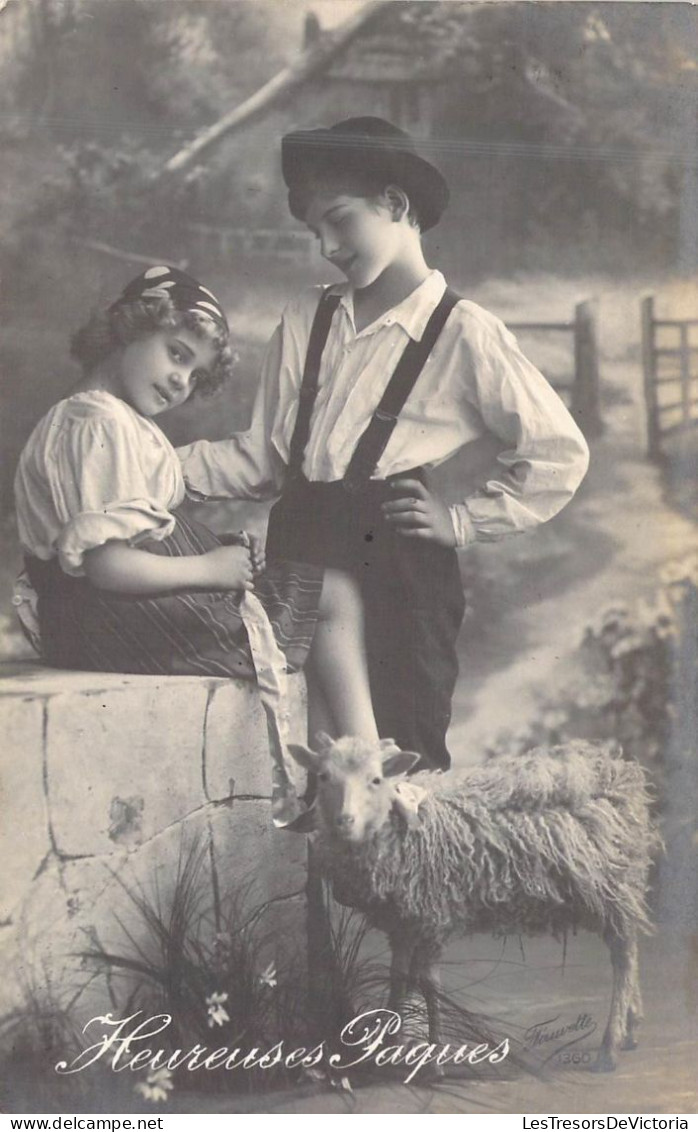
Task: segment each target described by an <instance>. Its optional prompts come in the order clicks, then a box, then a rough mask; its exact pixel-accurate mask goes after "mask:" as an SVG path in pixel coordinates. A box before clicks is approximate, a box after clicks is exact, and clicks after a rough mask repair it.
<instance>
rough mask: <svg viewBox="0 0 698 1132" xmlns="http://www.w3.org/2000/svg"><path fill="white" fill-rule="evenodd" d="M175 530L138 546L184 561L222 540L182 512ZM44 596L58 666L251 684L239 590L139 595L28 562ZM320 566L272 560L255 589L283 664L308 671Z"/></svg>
mask: <svg viewBox="0 0 698 1132" xmlns="http://www.w3.org/2000/svg"><path fill="white" fill-rule="evenodd" d="M175 518H176V526H175V529H174V531H173V533H172V534H171V535H170V536H169V537H168V538H165V539H162V541H160V542H156V541H154V540H151V541H149V542H146V543H143V544H141V547H140V549H141V550H145V551H148V552H150V553H152V554H162V555H169V556H170V557H175V558H176V557H181V556H183V555H194V554H205V553H206V552H207V551H209V550H212V549H214V547H216V546H219V545H220V542H221V540H220V539H219V538H218V537H217V536H216V535H214V534H213V533H212V532H211V531H209V529H208V528H207V527H204V526H203V525H202V524H201V523H197V522H194V521H192V520H191V519H185V518H183V517H182V516H180V515H176V516H175ZM26 566H27V573H28V574H29V578H30V580H31V582H32V585H33V586H34V589H35V590H36V591H37V593H38V595H39V623H40V629H41V648H42V656H43V659H44V660H45V661H46V662H47V663H48V664H51V665H55V666H57V667H60V668H73V669H83V670H89V671H100V672H139V673H152V674H155V675H160V674H162V675H169V676H172V675H174V676H184V675H187V676H237V677H242V678H244V679H254V678H255V668H254V664H253V661H252V656H251V653H250V648H249V644H248V640H247V632H246V629H245V626H244V624H243V622H242V618H241V616H240V596H241V595H240V593H237V592H233V591H230V590H216V591H207V590H186V591H169V592H167V593H163V594H158V595H156V596H148V597H144V596H138V595H133V594H121V593H114V592H112V591H108V590H99V589H96V588H95V587H94V586H92V585H91V584H90V582H89V581H88V580H87V579H86V578H73V577H70V576H69V575H67V574H65V573H64V572H63V571H62V570H61V568H60V566H59V565H58V563H57V561H56V560H55V559H53V560H51V561H50V562H41V561H39V560H38V559H36V558H29V559H27V563H26ZM323 573H324V571H323V568H322V567H320V566H312V565H308V564H307V563H295V562H283V563H275V564H273V565H272V566H270V567H269V569H268V570H267V571H266V572H265V573H264V574H263V575H262V576H261V577H260V578H259V579H257V581H256V583H255V590H254V592H255V594H256V596H257V597H258V598H259V600H260V601H261V602H262V604H263V606H264V608H265V610H266V613H267V616H268V617H269V620H270V622H271V624H272V627H273V630H274V635H275V637H276V641H277V643H278V645H279V647H280V648H281V649H282V651H283V652H284V654H285V656H286V663H287V667H288V669H289V670H290V671H297V670H298V669H300V668H302V667H303V664H304V663H305V660H306V658H307V655H308V651H309V649H310V645H311V643H312V639H313V635H314V632H315V627H316V624H317V617H318V606H319V602H320V594H321V591H322V579H323Z"/></svg>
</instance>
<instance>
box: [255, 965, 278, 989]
mask: <svg viewBox="0 0 698 1132" xmlns="http://www.w3.org/2000/svg"><path fill="white" fill-rule="evenodd" d="M259 981H260V983H261V985H262V986H263V987H275V986H277V984H278V979H277V977H276V967H275V966H274V964H273V963H269V965H268V966H267V967H265V968H264V970H263V971H262V973H261V975H260V976H259Z"/></svg>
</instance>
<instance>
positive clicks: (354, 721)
mask: <svg viewBox="0 0 698 1132" xmlns="http://www.w3.org/2000/svg"><path fill="white" fill-rule="evenodd" d="M307 676H308V723H309V730H310V734H309V738H310V741H311V742H312V741H313V739H314V736H315V734H316V732H317V731H318V730H326V731H329V732H330V734H332V735H335V736H340V735H357V736H359V737H360V738H362V739H368V740H369V741H371V742H374V741H375V742H377V741H378V728H377V727H376V721H375V717H374V714H373V704H372V702H371V690H370V687H369V682H368V666H367V662H366V648H365V644H364V618H363V606H362V602H361V595H360V593H359V587H358V585H357V584H356V583H355V582H354V581H353V579H352V578H351V577H350V576H349V575H348V574H344V573H342V572H341V571H339V570H329V569H328V570H326V571H325V577H324V581H323V584H322V596H321V598H320V616H319V619H318V625H317V629H316V630H315V637H314V639H313V647H312V649H311V651H310V656H309V658H308V664H307Z"/></svg>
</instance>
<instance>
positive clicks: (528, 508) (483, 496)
mask: <svg viewBox="0 0 698 1132" xmlns="http://www.w3.org/2000/svg"><path fill="white" fill-rule="evenodd" d="M470 331H471V332H470V333H469V334H468V336H467V338H465V337H464V339H463V340H462V347H463V350H464V355H465V356H464V357H463V358H462V362H463V369H464V371H465V372H466V374H467V379H466V389H465V398H466V400H467V401H468V402H469V404H470V405H471V406H472V407H474V408H476V409H477V410H478V412H479V414H480V416H481V418H482V420H483V422H484V424H485V426H486V428H487V429H488V430H489V431H490V432H491V433H493V434H494V435H495V436H496V437H498V438H499V440H500V441H502V443H503V450H502V451H501V452H500V453H499V455H498V456H497V458H496V462H495V465H494V466H493V467H492V468H491V469H490V470H489V472H488V473H487V474H486V475H485V477H484V481H483V482H482V485H481V487H480V488H479V489H478V490H476V491H474V492H473V493H472V494H470V495H469V496H467V498H466V499H465V500H464V501H463V503H461V504H456V505H455V506H454V507H453V508H452V509H451V515H452V519H453V524H454V528H455V531H456V538H457V541H458V543H459V544H460V545H465V544H467V543H469V542H473V541H475V540H478V541H484V542H491V541H496V540H497V539H500V538H502V537H504V536H505V535H509V534H517V533H520V532H522V531H526V530H529V529H530V528H532V527H535V526H537V525H538V524H539V523H543V522H545V521H546V520H548V519H551V518H552V517H553V515H556V514H557V512H558V511H560V510H561V509H562V508H563V507H564V506H565V504H566V503H568V502H569V500H570V499H571V498H572V496H573V495H574V493H575V491H576V490H577V487H578V486H579V484H580V483H581V481H582V479H583V478H584V476H585V474H586V471H587V468H588V466H589V449H588V447H587V443H586V441H585V439H584V437H583V435H582V433H581V432H580V430H579V428H578V427H577V425H576V423H575V421H574V420H573V419H572V416H571V415H570V413H569V412H568V410H567V408H566V407H565V405H564V404H563V402H562V400H561V399H560V397H559V396H558V395H557V393H556V392H555V390H554V389H553V388H552V387H551V386H550V384H549V383H548V382H547V381H546V379H545V378H544V377H543V375H542V374H541V373H540V372H539V371H538V370H537V369H536V367H535V366H534V365H533V364H532V363H531V362H530V361H529V360H528V358H526V357H525V356H524V354H522V352H521V350H520V349H519V346H518V343H517V341H516V339H515V338H514V336H513V334H512V333H511V332H510V331H509V330H508V329H507V328H506V327H505V326H504V324H503V323H502V322H500V320H499V319H497V318H495V317H494V316H493V315H488V316H487V319H486V320H485V321H483V322H482V323H481V324H479V325H478V326H477V327H476V328H474V329H473V328H472V327H471V328H470Z"/></svg>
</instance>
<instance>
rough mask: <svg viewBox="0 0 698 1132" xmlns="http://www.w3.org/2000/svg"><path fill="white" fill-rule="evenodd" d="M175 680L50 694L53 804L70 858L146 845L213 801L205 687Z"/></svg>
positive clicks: (60, 842)
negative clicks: (205, 759) (208, 796)
mask: <svg viewBox="0 0 698 1132" xmlns="http://www.w3.org/2000/svg"><path fill="white" fill-rule="evenodd" d="M186 683H187V687H186V688H184V687H181V686H180V684H179V681H178V680H177V679H175V678H170V679H162V680H160V681H158V682H156V683H155V685H153V686H151V684H150V681H148V682H147V683H145V684H143V685H140V684H137V683H134V684H132V685H131V686H128V687H123V688H119V689H114V688H112V689H110V690H109V691H108V692H104V693H103V692H101V691H96V690H95V691H94V692H92V693H91V694H86V693H85V692H78V693H76V694H70V693H68V694H65V695H56V696H52V697H51V698H50V700H49V702H48V709H47V710H48V723H47V734H46V753H47V777H48V804H49V813H50V817H51V826H52V829H53V833H54V837H55V842H56V847H57V849H58V851H59V852H60V853H61V854H65V855H68V856H89V855H92V854H100V853H108V852H110V851H111V850H113V849H114V848H115V847H118V846H123V847H127V848H128V847H132V846H134V845H138V844H140V843H142V842H143V841H146V840H148V838H150V837H152V836H154V835H155V834H156V833H158V832H160V831H161V830H163V829H165V828H166V827H167V826H169V825H171V824H172V823H174V822H176V821H178V820H181V819H182V818H183V817H185V816H186V815H187V814H188V813H191V812H192V811H194V810H196V809H197V808H199V807H200V806H202V805H203V804H204V802H205V795H204V790H203V768H202V746H203V740H202V736H203V719H204V712H205V706H206V698H207V694H208V687H207V684H206V682H205V681H197V680H194V681H189V680H187V681H186Z"/></svg>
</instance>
